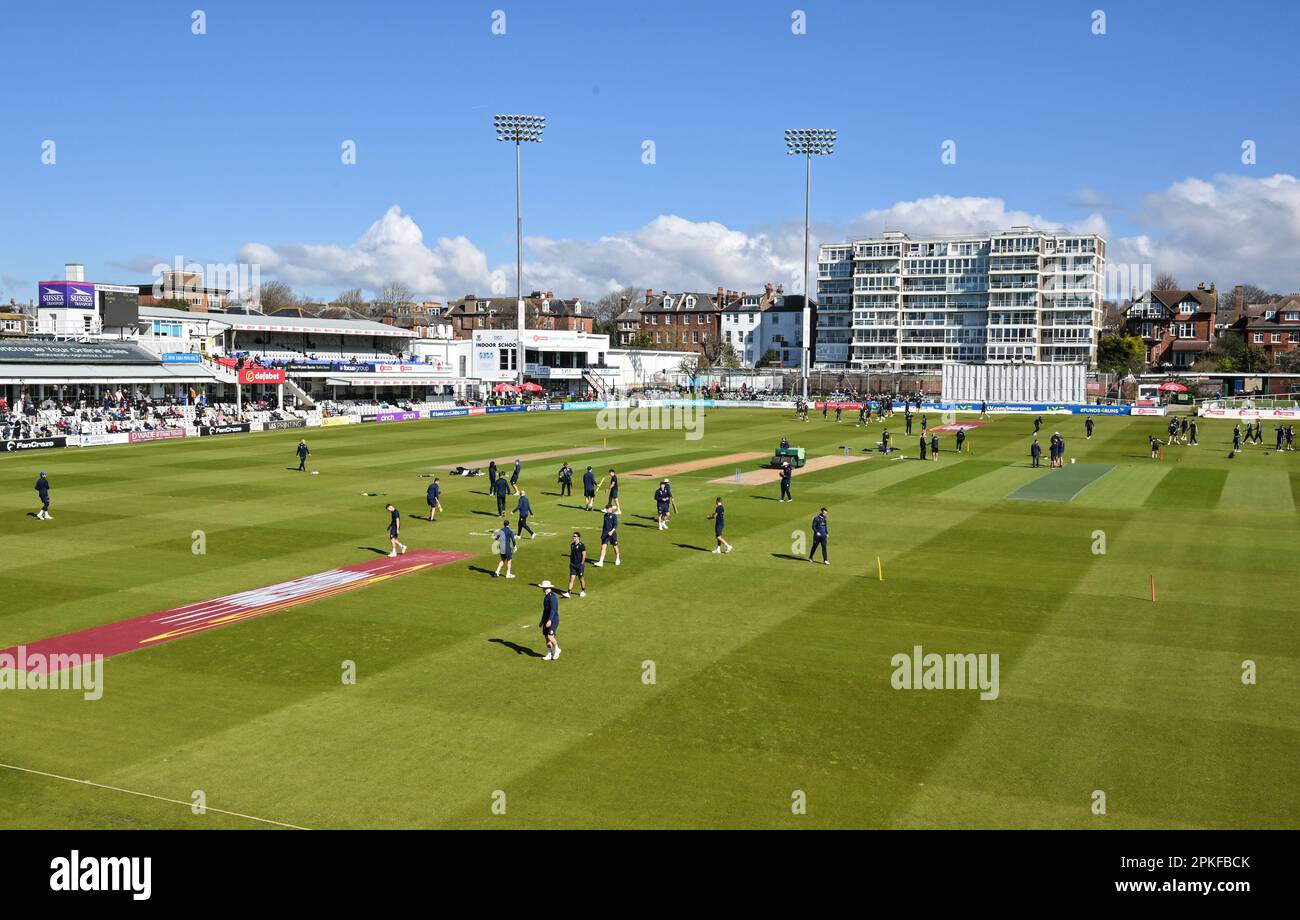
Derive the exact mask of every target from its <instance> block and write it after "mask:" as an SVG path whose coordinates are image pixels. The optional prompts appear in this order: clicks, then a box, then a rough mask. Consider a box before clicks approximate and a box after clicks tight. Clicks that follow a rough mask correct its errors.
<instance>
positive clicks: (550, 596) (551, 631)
mask: <svg viewBox="0 0 1300 920" xmlns="http://www.w3.org/2000/svg"><path fill="white" fill-rule="evenodd" d="M507 577H509V578H513V577H514V576H513V575H510V576H507ZM537 587H539V588H541V589H542V621H541V622H540V623H539V624H537V625H539V626H540V627H541V628H542V639H543V640H545V642H546V654H545V655H543V656H542V660H543V661H557V660H559V657H560V646H559V643H557V642H556V641H555V633H556V631H557V630H558V629H559V628H560V598H559V597H558V596H557V595H556V593H555V585H553V584H551V582H550V581H549V580H546V581H543V582H542V583H541V584H539V585H538V586H537Z"/></svg>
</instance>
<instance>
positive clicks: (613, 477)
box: [609, 470, 623, 514]
mask: <svg viewBox="0 0 1300 920" xmlns="http://www.w3.org/2000/svg"><path fill="white" fill-rule="evenodd" d="M609 504H610V506H611V507H613V509H614V513H615V514H622V513H623V509H622V507H620V505H619V503H618V474H617V473H615V472H614V471H613V470H610V471H609Z"/></svg>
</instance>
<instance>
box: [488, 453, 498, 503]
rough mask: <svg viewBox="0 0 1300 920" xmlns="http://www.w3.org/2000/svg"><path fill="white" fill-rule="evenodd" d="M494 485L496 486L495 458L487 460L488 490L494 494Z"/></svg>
mask: <svg viewBox="0 0 1300 920" xmlns="http://www.w3.org/2000/svg"><path fill="white" fill-rule="evenodd" d="M496 486H497V462H496V461H495V460H489V461H488V490H489V491H490V492H491V493H492V494H493V495H495V494H496Z"/></svg>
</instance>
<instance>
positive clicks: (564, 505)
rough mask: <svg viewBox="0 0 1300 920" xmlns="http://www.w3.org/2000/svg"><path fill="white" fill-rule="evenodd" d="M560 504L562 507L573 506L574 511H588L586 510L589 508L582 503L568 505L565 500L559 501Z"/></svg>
mask: <svg viewBox="0 0 1300 920" xmlns="http://www.w3.org/2000/svg"><path fill="white" fill-rule="evenodd" d="M558 506H559V507H561V508H572V509H573V510H574V511H586V510H587V509H586V508H585V507H584V506H582V505H566V504H564V502H559V503H558ZM593 510H594V509H593Z"/></svg>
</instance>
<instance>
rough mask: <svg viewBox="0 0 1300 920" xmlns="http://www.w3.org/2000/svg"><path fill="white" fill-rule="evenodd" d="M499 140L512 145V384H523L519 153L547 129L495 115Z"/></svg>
mask: <svg viewBox="0 0 1300 920" xmlns="http://www.w3.org/2000/svg"><path fill="white" fill-rule="evenodd" d="M492 125H493V127H495V128H496V132H497V140H498V141H503V142H504V141H509V142H512V143H513V144H514V145H515V308H516V311H517V314H518V316H517V319H518V326H516V331H517V332H518V354H517V355H516V358H515V383H516V384H522V383H523V382H524V217H523V205H522V200H521V192H520V155H519V150H520V148H521V147H522V146H523V145H524V144H525V143H533V144H540V143H541V142H542V132H543V131H545V130H546V119H545V118H544V117H543V116H541V115H494V116H492Z"/></svg>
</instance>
